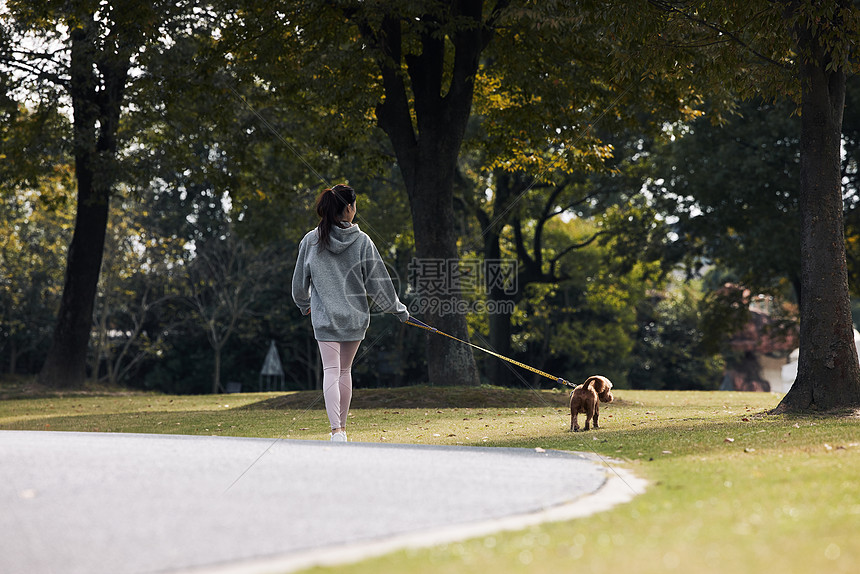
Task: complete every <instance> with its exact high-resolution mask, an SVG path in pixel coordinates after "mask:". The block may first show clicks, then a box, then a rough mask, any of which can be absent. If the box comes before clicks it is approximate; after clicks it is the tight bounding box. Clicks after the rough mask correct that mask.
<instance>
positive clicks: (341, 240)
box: [328, 223, 361, 255]
mask: <svg viewBox="0 0 860 574" xmlns="http://www.w3.org/2000/svg"><path fill="white" fill-rule="evenodd" d="M360 235H361V230H360V229H359V228H358V224H355V223H353V224H352V225H350V226H349V227H347V228H346V229H344V228H342V227H337V226H333V227H332V228H331V234H329V236H328V239H329V245H328V250H329V251H331V252H332V253H334V254H335V255H337V254H338V253H343V252H344V251H345V250H346V248H347V247H349V246H350V245H352V244H353V243H355V240H356V239H358V238H359V236H360Z"/></svg>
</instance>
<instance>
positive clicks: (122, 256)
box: [0, 0, 857, 400]
mask: <svg viewBox="0 0 860 574" xmlns="http://www.w3.org/2000/svg"><path fill="white" fill-rule="evenodd" d="M695 4H696V3H688V2H685V3H671V2H649V3H636V2H624V1H619V2H615V3H613V8H614V9H613V10H607V9H606V6H605V4H604V3H591V2H570V3H568V2H559V3H555V2H553V3H531V2H511V1H497V2H478V1H465V0H464V1H456V2H430V1H416V2H406V3H398V5H397V6H396V9H395V8H394V7H392V6H387V5H385V4H384V3H382V4H377V3H355V2H335V3H332V2H314V1H308V2H274V3H272V2H256V1H253V0H246V1H244V2H241V3H238V4H235V3H229V4H227V3H225V4H223V5H222V4H221V3H219V2H195V1H191V0H189V1H188V2H179V3H175V2H171V3H158V2H156V3H150V4H147V5H146V6H140V5H138V4H137V3H134V2H131V3H128V2H122V1H119V0H117V1H116V2H111V3H98V2H87V1H80V2H71V3H64V4H57V3H53V2H44V3H35V4H33V3H25V2H9V3H8V7H7V12H6V13H5V14H4V19H3V29H2V37H0V46H2V49H0V64H2V68H0V80H2V85H3V87H4V90H3V100H2V102H0V104H2V114H3V115H2V128H0V129H2V132H0V142H2V148H0V154H2V156H3V167H2V168H0V186H2V197H3V209H4V218H3V220H2V225H3V226H4V227H5V228H6V229H4V232H5V233H4V234H3V237H4V239H3V241H4V243H3V250H2V258H3V260H2V264H3V266H2V279H3V283H2V288H3V292H2V294H0V296H2V298H3V318H2V322H1V323H2V342H0V344H2V355H0V357H2V359H0V360H2V361H3V362H2V365H3V366H4V367H5V368H6V369H13V370H14V371H16V372H21V373H36V372H40V373H41V376H42V380H43V381H46V382H48V384H56V385H58V386H63V385H70V384H71V385H74V384H78V379H77V378H76V377H78V378H79V377H83V376H85V377H90V378H103V379H107V380H109V381H111V382H115V383H122V384H130V385H134V386H139V387H146V388H157V389H163V390H168V391H175V392H203V391H206V390H210V391H218V390H221V389H222V388H223V382H224V381H227V380H241V381H243V382H244V383H245V384H246V388H247V387H248V386H253V384H254V382H255V381H256V373H257V372H258V370H259V366H260V365H261V364H262V358H263V355H264V354H265V352H266V350H267V347H268V341H269V340H275V341H276V342H277V343H278V347H279V349H280V350H281V354H282V359H283V361H284V363H285V364H286V371H287V372H288V373H289V375H290V386H291V388H308V387H311V386H313V385H314V384H315V380H316V378H317V373H316V369H317V367H316V357H315V350H314V347H313V346H312V345H311V344H310V343H311V342H312V339H311V336H310V330H309V325H308V324H307V322H306V321H302V320H301V318H300V317H298V316H297V314H296V313H295V312H294V309H293V305H292V303H291V301H290V299H289V293H288V291H287V288H286V286H287V285H288V283H289V277H290V275H291V272H292V268H291V265H292V262H293V261H294V257H295V252H294V250H295V245H296V244H297V242H298V239H299V238H300V237H301V235H302V234H303V233H304V232H305V231H306V230H307V229H308V228H309V227H311V226H312V225H313V224H314V221H313V218H312V217H310V216H309V214H310V213H312V210H311V205H312V201H313V198H314V196H315V193H316V191H317V190H319V189H320V188H321V187H323V186H324V185H325V183H329V182H332V183H333V182H336V181H341V180H348V181H349V182H350V184H352V185H353V186H354V187H356V188H357V189H358V190H359V191H360V192H361V193H360V197H361V199H360V209H359V218H360V224H361V225H362V228H363V229H364V230H365V231H367V232H368V233H370V234H371V236H372V237H373V239H374V241H376V243H377V245H379V246H380V249H381V251H382V252H383V255H384V257H386V259H387V260H388V261H389V263H390V264H391V265H392V270H393V271H395V272H396V273H395V275H397V276H399V277H400V278H405V277H407V276H408V265H409V262H410V261H412V260H413V259H414V258H416V257H417V258H419V259H428V258H447V259H457V258H459V257H474V258H477V259H489V260H493V259H499V258H506V259H512V260H516V261H517V264H518V265H517V277H516V279H517V286H518V289H517V290H516V292H515V293H503V292H500V291H498V290H494V289H493V288H492V287H490V286H488V287H487V288H486V289H484V290H481V291H478V292H477V293H476V294H471V295H464V296H465V297H466V298H469V297H477V298H484V299H488V300H506V299H507V300H513V301H514V303H515V304H516V307H515V309H516V310H515V312H514V313H513V314H505V313H497V314H491V315H489V316H480V315H477V314H472V315H468V316H462V315H458V314H451V316H445V315H442V314H435V315H433V314H431V315H430V316H428V317H424V319H425V320H427V321H428V322H430V323H433V324H434V325H436V326H438V327H440V328H441V329H442V330H444V331H446V332H451V333H453V334H455V335H461V336H471V337H472V339H473V340H475V341H476V342H477V343H478V344H481V343H484V344H489V345H491V346H492V347H493V348H494V349H496V350H497V351H499V352H501V353H502V354H506V355H509V356H514V357H516V358H519V359H521V360H524V361H525V362H527V363H529V364H534V365H535V366H537V367H539V368H541V369H543V370H547V371H549V372H554V373H559V374H562V375H563V376H565V377H567V378H570V379H572V380H576V379H577V378H581V377H582V376H584V375H587V374H590V373H592V372H594V371H601V372H604V373H605V374H607V375H608V376H610V377H612V378H613V379H614V380H617V381H618V382H619V383H620V384H621V385H624V384H629V385H633V386H637V387H641V388H659V387H663V386H667V387H669V388H714V387H715V386H716V384H717V382H718V373H719V371H720V358H719V349H718V348H716V347H714V346H713V345H710V346H709V345H707V344H706V343H707V342H708V340H709V337H710V339H714V337H715V336H714V335H713V334H711V333H708V332H706V331H704V330H703V322H702V317H703V315H708V313H709V312H710V315H713V312H711V311H713V309H711V311H709V310H708V307H707V305H709V304H710V305H711V307H714V305H713V298H711V297H709V294H708V293H707V292H706V291H704V290H703V288H701V286H700V284H699V283H695V282H693V283H686V284H685V285H684V286H680V284H681V283H682V282H681V281H679V280H678V279H679V277H680V275H678V270H679V269H680V270H682V272H684V273H686V274H687V276H688V277H696V276H697V273H699V272H700V267H701V266H702V265H703V264H707V265H708V266H710V267H716V268H718V269H719V270H721V271H723V272H724V273H730V275H731V278H732V279H733V280H734V281H735V282H738V283H741V284H743V285H745V286H747V287H749V288H752V289H755V290H757V291H768V292H772V293H775V294H777V295H779V296H781V297H783V298H785V299H787V300H792V299H794V300H797V299H798V298H799V297H800V295H801V293H802V292H803V291H804V286H803V285H804V279H803V277H804V275H803V273H802V272H801V271H800V268H801V267H802V264H801V257H800V252H801V251H802V249H801V246H800V245H798V244H797V241H798V238H800V237H802V236H803V232H802V227H801V225H800V223H799V221H800V218H801V216H802V214H803V209H801V208H800V207H799V206H798V202H799V198H800V197H801V196H802V193H801V187H802V185H801V182H803V181H805V180H803V179H802V178H801V175H802V174H801V172H802V170H801V169H800V166H801V165H803V158H804V157H809V156H808V154H807V155H804V154H805V153H806V152H804V150H805V149H807V148H808V146H807V148H804V147H803V145H802V142H801V140H800V138H799V134H800V133H801V132H802V131H803V129H806V130H807V131H806V132H804V133H810V132H809V128H805V127H804V128H803V129H802V126H801V125H800V122H799V120H797V118H796V116H793V115H792V112H793V111H794V110H795V108H796V106H797V105H798V102H800V103H801V104H803V103H804V102H807V103H808V101H810V100H809V98H807V100H804V98H803V97H802V95H801V92H802V91H803V88H804V87H805V86H806V84H804V83H803V81H801V80H802V79H803V77H804V76H803V74H801V73H799V72H797V70H798V69H799V68H798V66H800V69H802V70H805V71H804V73H807V74H808V73H812V72H815V71H816V70H819V68H818V67H820V70H821V71H822V72H823V73H826V74H831V75H832V74H837V76H835V77H842V78H843V79H844V77H845V75H846V74H847V73H848V72H850V71H851V69H852V66H853V64H852V62H853V60H851V54H850V53H849V52H847V51H846V50H847V49H846V48H845V44H844V42H843V38H844V36H845V34H848V35H850V31H851V30H853V29H854V26H856V20H857V19H856V14H855V10H854V8H853V5H852V4H851V3H847V2H846V3H836V5H834V8H833V9H832V10H829V9H824V8H820V7H817V5H816V4H815V3H809V4H807V3H804V2H796V3H792V2H785V3H783V4H784V6H782V7H775V6H774V5H773V3H766V2H762V3H761V4H757V3H743V4H742V3H738V4H737V5H735V3H728V4H726V5H725V6H721V7H713V6H708V5H707V4H706V3H702V4H701V6H698V7H696V6H694V5H695ZM777 4H778V3H777ZM828 10H829V11H828ZM807 22H812V23H813V25H810V29H812V30H813V31H812V33H811V36H808V35H806V34H807V33H806V32H804V31H803V30H805V28H803V29H802V26H801V25H802V24H804V23H807ZM717 23H718V24H717ZM715 34H716V35H717V36H716V37H718V38H719V39H718V40H717V41H714V42H709V39H712V36H713V35H715ZM729 39H731V41H729ZM798 42H800V43H803V42H806V44H804V46H806V47H805V48H803V50H800V51H799V52H793V51H792V48H793V47H794V48H797V46H798V45H800V44H798ZM765 48H766V49H767V51H766V52H765ZM807 48H808V49H809V50H811V52H809V53H807V52H805V51H804V50H806V49H807ZM815 50H819V51H818V52H815ZM822 50H823V51H822ZM765 53H766V54H768V55H767V56H765V55H764V54H765ZM796 53H800V59H799V60H798V62H793V61H791V58H792V54H796ZM807 64H809V65H808V66H807V67H806V68H803V66H804V65H807ZM810 66H818V67H817V68H815V69H814V70H813V69H812V68H810ZM839 74H842V76H839ZM751 76H752V77H754V78H756V80H757V82H750V79H749V78H750V77H751ZM754 84H757V85H754ZM810 85H811V84H810ZM762 86H763V87H764V89H763V90H760V93H759V95H758V96H756V93H757V92H756V90H757V88H761V87H762ZM780 92H781V93H783V94H788V95H789V96H793V98H792V99H789V98H779V97H776V98H774V94H777V93H780ZM804 93H805V92H804ZM743 97H748V98H751V99H748V100H746V102H745V103H740V102H741V99H740V98H743ZM849 102H850V97H849ZM810 115H811V114H809V113H806V115H805V116H804V117H807V116H810ZM852 121H853V117H852V115H851V113H846V115H845V121H844V123H845V127H844V129H843V130H842V132H843V133H844V136H843V140H844V142H845V144H844V145H845V149H846V150H847V151H848V153H847V154H846V155H845V156H844V162H843V164H844V165H842V166H841V172H840V174H839V175H840V177H844V178H845V179H846V181H849V182H851V181H853V179H852V178H854V177H855V175H854V174H856V163H855V162H854V151H855V150H854V145H853V139H852V138H853V136H852V134H853V132H854V131H856V128H853V127H852V125H851V124H852ZM732 141H734V144H733V143H732ZM740 165H742V166H743V169H738V167H739V166H740ZM855 196H856V194H855V193H854V188H853V187H850V186H849V187H846V192H845V193H844V198H845V204H844V206H843V207H844V210H845V213H846V214H847V216H846V224H847V227H846V229H847V237H848V241H847V245H848V261H849V268H850V269H851V270H852V271H853V267H851V266H850V263H851V262H852V261H853V260H854V259H855V258H856V256H854V255H853V251H856V245H855V244H856V242H854V241H853V237H854V235H856V232H855V231H853V229H854V227H853V225H852V224H853V216H852V214H853V213H854V203H855V202H854V200H853V199H852V198H853V197H855ZM841 217H842V215H841V213H840V215H839V218H840V221H839V229H840V230H842V229H843V227H842V222H841ZM795 224H796V225H797V227H794V225H795ZM775 237H785V241H781V240H779V241H773V239H774V238H775ZM66 245H70V247H69V248H68V249H66V248H65V246H66ZM35 252H38V253H40V255H38V258H37V257H35V256H34V255H33V254H34V253H35ZM834 257H837V258H838V253H837V254H834ZM842 257H843V259H844V257H845V255H844V254H843V255H842ZM401 285H404V284H403V283H401ZM806 288H807V289H808V285H807V287H806ZM459 291H461V292H462V291H463V290H462V289H461V290H459ZM402 295H403V298H404V300H406V301H407V302H409V301H410V297H415V294H414V293H410V292H409V290H408V289H405V285H404V290H403V292H402ZM57 309H59V311H57ZM389 319H390V318H386V317H378V318H376V319H375V320H374V324H373V327H372V330H371V331H370V332H369V333H368V340H367V342H366V343H365V346H364V349H363V351H362V360H361V361H359V362H358V366H357V372H356V380H357V384H359V385H361V384H369V385H376V384H383V385H386V384H392V385H394V384H408V383H414V382H425V381H428V380H429V381H430V382H433V383H436V384H440V383H442V382H445V381H447V382H456V383H460V384H475V383H477V382H479V381H485V382H490V383H496V384H530V385H534V384H538V383H539V382H540V381H535V380H530V376H528V377H527V376H526V375H525V374H523V373H517V372H512V371H510V370H509V369H507V367H506V366H505V365H501V364H499V363H498V362H496V361H494V360H492V359H488V358H486V357H474V356H473V355H472V353H471V352H469V351H468V349H464V348H463V347H461V346H457V345H456V344H453V345H452V344H451V343H449V342H445V341H441V340H440V338H429V339H428V338H427V336H426V335H425V334H424V333H422V332H420V331H417V330H410V329H409V328H406V327H403V326H401V325H396V324H393V323H392V322H391V321H389ZM810 323H811V322H810V321H807V324H810ZM709 324H710V325H718V326H721V327H719V328H722V330H723V332H725V331H726V330H729V328H730V326H731V322H711V323H709ZM52 327H53V332H51V329H52ZM715 329H717V330H719V329H718V328H716V327H715ZM841 336H842V335H840V337H841ZM843 338H844V337H843ZM46 356H47V362H46V363H45V364H42V363H43V359H44V358H45V357H46ZM475 361H477V363H476V362H475ZM855 362H856V361H855ZM477 367H480V369H479V368H477ZM855 370H856V369H855ZM855 383H856V381H853V379H851V378H850V377H849V378H848V382H847V384H848V387H846V388H847V389H849V391H846V392H847V396H852V395H851V393H852V392H853V390H852V389H853V387H854V386H857V385H856V384H855ZM810 392H811V391H810ZM842 394H845V393H842ZM851 400H853V399H851Z"/></svg>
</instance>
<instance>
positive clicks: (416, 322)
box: [406, 317, 576, 388]
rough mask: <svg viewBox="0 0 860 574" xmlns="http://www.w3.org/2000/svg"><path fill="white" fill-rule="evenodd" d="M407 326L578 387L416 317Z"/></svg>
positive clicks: (409, 320) (561, 382)
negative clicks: (450, 333)
mask: <svg viewBox="0 0 860 574" xmlns="http://www.w3.org/2000/svg"><path fill="white" fill-rule="evenodd" d="M406 324H407V325H412V326H413V327H418V328H420V329H424V330H425V331H430V332H431V333H436V334H437V335H442V336H444V337H448V338H449V339H454V340H455V341H457V342H459V343H463V344H464V345H469V346H471V347H474V348H475V349H478V350H479V351H483V352H485V353H488V354H490V355H493V356H494V357H497V358H499V359H502V360H503V361H507V362H509V363H512V364H514V365H516V366H518V367H521V368H523V369H526V370H527V371H531V372H533V373H535V374H537V375H540V376H542V377H546V378H547V379H552V380H553V381H555V382H556V383H558V384H559V385H567V386H568V387H571V388H573V387H576V385H574V384H573V383H571V382H570V381H568V380H565V379H563V378H561V377H554V376H552V375H550V374H549V373H544V372H543V371H541V370H540V369H535V368H534V367H530V366H529V365H526V364H525V363H521V362H519V361H515V360H513V359H509V358H508V357H505V356H504V355H500V354H498V353H495V352H493V351H490V350H489V349H485V348H483V347H479V346H478V345H475V344H474V343H470V342H469V341H464V340H462V339H458V338H457V337H454V336H453V335H449V334H448V333H443V332H442V331H440V330H439V329H437V328H436V327H431V326H430V325H428V324H426V323H422V322H421V321H419V320H418V319H416V318H415V317H409V319H407V320H406Z"/></svg>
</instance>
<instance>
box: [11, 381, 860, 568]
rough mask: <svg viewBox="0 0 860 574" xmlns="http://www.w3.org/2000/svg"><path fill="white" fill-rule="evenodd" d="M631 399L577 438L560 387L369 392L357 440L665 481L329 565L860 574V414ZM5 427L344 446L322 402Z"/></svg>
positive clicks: (130, 411)
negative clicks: (492, 453) (569, 511)
mask: <svg viewBox="0 0 860 574" xmlns="http://www.w3.org/2000/svg"><path fill="white" fill-rule="evenodd" d="M616 399H617V400H616V402H615V403H612V404H610V405H604V406H603V408H602V409H601V422H602V426H603V428H601V429H600V430H597V431H591V432H588V433H576V434H574V433H569V432H567V429H568V426H569V424H570V418H569V414H568V413H567V411H566V394H565V393H563V392H560V391H541V392H540V393H534V392H530V391H514V390H505V389H498V388H487V387H484V388H480V389H462V388H453V389H443V388H429V387H423V388H422V387H417V388H410V389H391V390H383V389H379V390H358V391H356V394H355V398H354V401H353V409H352V412H351V416H350V424H349V429H348V430H349V434H350V440H354V441H367V442H398V443H422V444H463V445H481V446H515V447H526V448H535V447H542V448H547V449H561V450H575V451H586V452H596V453H599V454H600V455H601V456H603V457H611V459H612V461H613V462H611V464H612V465H619V466H624V467H625V468H627V469H629V470H631V471H632V472H634V473H635V474H636V475H638V476H641V477H643V478H645V479H647V480H648V481H649V482H650V485H649V487H648V489H647V491H646V492H645V494H643V495H641V496H638V497H636V498H635V499H634V500H633V501H632V502H630V503H627V504H624V505H621V506H618V507H616V508H615V509H613V510H610V511H608V512H604V513H600V514H598V515H595V516H592V517H590V518H586V519H579V520H572V521H567V522H560V523H550V524H544V525H541V526H536V527H532V528H529V529H527V530H523V531H519V532H509V533H499V534H494V535H492V536H486V537H481V538H478V539H474V540H467V541H462V542H459V543H456V544H449V545H444V546H438V547H434V548H429V549H423V550H409V551H402V552H397V553H393V554H390V555H387V556H384V557H381V558H377V559H372V560H367V561H364V562H361V563H358V564H354V565H349V566H339V567H337V568H334V569H330V570H326V569H314V570H313V571H314V572H338V573H340V572H349V573H364V572H367V573H371V572H373V573H379V572H397V573H400V572H407V573H422V572H427V573H430V572H432V573H434V574H435V573H438V572H458V573H460V572H476V573H477V572H481V573H483V572H487V571H491V572H494V574H507V573H514V572H560V571H585V572H590V571H601V572H610V571H626V572H636V573H649V572H661V573H662V572H667V571H676V572H705V573H707V572H715V573H716V572H740V573H744V572H749V573H753V572H763V571H764V572H778V571H782V572H825V571H826V572H857V571H860V536H858V533H860V486H858V484H857V477H858V476H860V418H858V417H857V416H856V415H853V416H851V415H845V416H814V415H809V416H774V415H769V414H767V412H768V411H769V410H770V409H772V408H773V407H775V406H776V404H777V403H778V402H779V397H778V396H777V395H774V394H765V393H725V392H722V393H721V392H713V393H705V392H657V391H652V392H646V391H624V390H619V391H617V393H616ZM0 429H40V430H41V429H48V430H74V431H96V430H98V431H108V432H154V433H181V434H204V435H222V436H228V435H229V436H260V437H282V438H293V439H314V440H326V439H327V438H328V424H327V420H326V415H325V411H324V410H323V405H322V400H321V399H320V397H319V395H318V394H317V393H291V394H277V393H270V394H241V395H220V396H196V397H170V396H163V395H135V394H131V395H107V396H90V395H86V394H84V395H75V396H53V397H48V398H22V399H8V400H5V401H2V402H0ZM729 439H731V440H729ZM615 461H618V462H615ZM500 503H501V504H503V501H500Z"/></svg>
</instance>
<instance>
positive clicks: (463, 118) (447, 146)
mask: <svg viewBox="0 0 860 574" xmlns="http://www.w3.org/2000/svg"><path fill="white" fill-rule="evenodd" d="M451 4H452V6H451V12H452V14H451V15H450V17H451V18H460V19H462V20H467V19H469V20H471V21H472V22H474V24H475V26H474V27H473V28H469V29H466V28H465V27H462V26H458V27H457V28H458V30H457V31H454V32H452V35H451V37H450V39H451V42H452V44H453V46H454V61H453V65H452V66H451V67H450V68H449V70H450V74H451V76H450V80H448V82H449V83H446V79H445V75H446V62H445V56H446V43H445V38H444V37H443V35H442V29H443V28H444V27H445V26H444V25H448V26H450V25H451V23H450V22H444V23H439V24H438V28H437V29H434V28H432V27H427V25H428V23H430V22H432V21H433V18H432V17H430V18H428V20H427V21H426V22H423V26H425V27H424V29H423V32H422V35H421V52H420V54H406V53H404V50H403V46H402V37H401V25H402V24H401V21H400V19H399V17H396V16H388V17H387V18H386V19H385V21H384V22H383V24H382V27H381V29H378V30H377V29H374V28H373V26H372V25H371V24H369V23H366V22H365V23H360V24H359V25H360V26H361V29H362V33H363V34H364V35H365V36H366V37H367V38H369V39H371V40H372V41H373V42H374V43H375V44H376V45H377V46H378V47H379V48H380V50H381V52H382V57H381V58H380V61H379V62H380V69H381V71H382V78H383V87H384V90H385V99H384V101H383V102H382V103H381V104H379V106H378V107H377V118H378V121H379V126H380V127H381V128H382V129H383V130H384V131H385V133H386V134H387V135H388V137H389V139H390V140H391V143H392V144H393V147H394V151H395V153H396V155H397V160H398V164H399V166H400V171H401V173H402V174H403V180H404V182H405V184H406V190H407V193H408V195H409V202H410V208H411V212H412V225H413V229H414V232H415V251H416V257H417V259H418V261H417V262H416V268H417V269H418V270H419V272H420V269H421V268H422V266H423V265H424V264H425V263H429V262H433V264H434V265H435V263H436V262H440V261H441V262H443V265H446V266H447V268H448V269H450V268H451V267H450V265H456V262H457V261H459V254H458V252H457V236H456V230H455V226H454V207H453V195H454V174H455V169H456V165H457V159H458V155H459V151H460V144H461V143H462V141H463V136H464V134H465V131H466V123H467V121H468V120H469V115H470V112H471V107H472V95H473V91H474V80H475V74H476V73H477V69H478V58H479V56H480V54H481V51H482V50H483V48H484V46H485V45H486V44H485V39H486V38H485V37H484V36H483V33H482V30H483V24H482V21H481V10H482V2H480V1H476V0H471V1H470V0H462V1H459V2H452V3H451ZM406 25H409V24H406ZM404 61H405V63H406V67H407V70H408V73H409V79H410V81H411V88H412V95H413V98H412V100H413V102H414V117H415V120H416V124H417V125H413V109H412V107H411V105H410V98H409V97H408V95H407V90H406V83H405V81H404V76H403V74H402V70H401V63H402V62H404ZM416 128H417V130H416ZM444 281H445V291H446V292H445V293H444V295H443V298H441V299H440V302H442V303H444V304H446V305H448V306H451V307H453V312H452V311H451V310H449V311H446V310H444V309H443V308H442V307H439V306H437V307H435V308H434V307H433V306H429V307H428V310H427V311H428V312H426V313H424V315H423V317H421V319H422V320H424V321H425V322H427V323H429V324H431V325H432V326H434V327H436V328H437V329H439V330H440V331H443V332H445V333H447V334H449V335H452V336H454V337H457V338H459V339H463V340H468V329H467V326H466V315H465V314H464V313H462V312H460V311H459V309H458V308H457V306H458V304H459V302H460V301H461V297H460V293H459V279H458V278H457V276H456V274H448V275H447V276H446V277H445V278H444ZM427 368H428V374H429V377H430V383H431V384H434V385H477V384H479V379H478V370H477V367H476V365H475V358H474V356H473V354H472V349H471V347H468V346H466V345H464V344H462V343H459V342H456V341H453V340H451V339H449V338H447V337H441V336H438V335H431V334H428V339H427Z"/></svg>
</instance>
